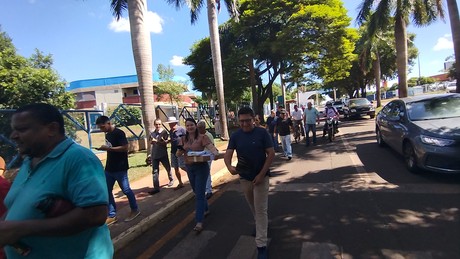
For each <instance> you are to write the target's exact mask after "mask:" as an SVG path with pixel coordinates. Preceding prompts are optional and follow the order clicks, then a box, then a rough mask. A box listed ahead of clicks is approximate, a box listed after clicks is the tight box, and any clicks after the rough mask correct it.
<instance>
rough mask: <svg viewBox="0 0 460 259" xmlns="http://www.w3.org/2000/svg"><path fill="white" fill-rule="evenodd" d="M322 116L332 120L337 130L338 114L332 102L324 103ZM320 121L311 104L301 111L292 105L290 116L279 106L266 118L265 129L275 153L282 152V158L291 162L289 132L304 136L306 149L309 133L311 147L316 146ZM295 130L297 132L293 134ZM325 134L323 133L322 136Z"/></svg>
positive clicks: (318, 113)
mask: <svg viewBox="0 0 460 259" xmlns="http://www.w3.org/2000/svg"><path fill="white" fill-rule="evenodd" d="M323 114H324V116H325V118H331V117H332V118H334V119H335V123H336V124H335V126H336V129H338V123H337V120H338V118H339V113H338V111H337V109H336V108H335V107H334V106H332V102H330V101H328V102H326V106H325V109H324V113H323ZM320 120H321V117H320V112H319V111H318V109H316V108H315V107H313V105H312V103H311V102H308V103H307V107H306V108H305V109H301V108H299V107H298V106H297V105H294V109H293V111H292V112H291V114H290V115H289V113H288V112H287V111H286V110H285V109H284V107H283V106H281V105H280V106H278V110H277V111H275V110H271V111H270V116H269V117H268V118H267V121H266V126H265V127H266V129H267V131H268V133H269V134H270V135H271V137H272V141H273V146H274V148H275V151H279V152H282V153H283V154H282V156H283V157H287V159H288V160H291V159H292V147H291V132H294V133H296V134H301V135H302V136H305V145H306V146H307V147H308V146H309V145H310V132H311V134H312V137H311V142H313V145H316V125H317V124H319V122H320ZM296 130H298V131H299V132H295V131H296ZM325 134H326V133H325V132H324V131H323V136H324V135H325ZM279 140H281V147H282V149H281V150H280V148H279Z"/></svg>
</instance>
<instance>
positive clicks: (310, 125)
mask: <svg viewBox="0 0 460 259" xmlns="http://www.w3.org/2000/svg"><path fill="white" fill-rule="evenodd" d="M303 120H304V121H305V141H306V145H307V147H308V146H309V145H310V137H309V135H310V131H311V132H312V135H313V136H312V140H313V145H316V123H319V112H318V110H317V109H316V108H315V107H313V106H312V104H311V102H308V104H307V108H305V111H304V113H303Z"/></svg>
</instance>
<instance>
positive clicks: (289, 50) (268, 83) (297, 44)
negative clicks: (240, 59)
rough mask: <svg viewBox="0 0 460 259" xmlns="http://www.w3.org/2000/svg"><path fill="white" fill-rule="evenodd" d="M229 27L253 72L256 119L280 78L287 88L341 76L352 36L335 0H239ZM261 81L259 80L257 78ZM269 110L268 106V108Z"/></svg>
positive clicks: (349, 55)
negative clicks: (237, 17)
mask: <svg viewBox="0 0 460 259" xmlns="http://www.w3.org/2000/svg"><path fill="white" fill-rule="evenodd" d="M240 3H241V5H240V12H241V15H240V20H239V22H238V23H232V24H231V26H230V27H231V31H232V34H234V35H235V36H234V38H235V39H236V40H235V49H238V50H239V55H243V56H244V57H245V58H246V59H247V60H248V61H246V62H245V63H246V64H248V69H249V70H250V71H251V72H252V71H253V74H254V79H252V80H250V85H253V84H255V85H256V86H257V90H255V91H253V92H255V93H256V94H257V98H258V101H257V102H254V103H255V104H256V105H258V107H254V108H255V111H256V112H257V113H258V114H259V115H260V113H261V111H262V105H263V103H264V102H265V100H266V99H268V98H269V99H272V97H273V92H272V85H273V83H274V82H275V81H277V80H278V78H279V76H280V75H281V74H282V75H284V77H285V80H284V81H285V82H286V84H287V85H288V86H291V85H300V84H313V83H314V82H315V81H318V80H322V81H325V82H327V81H331V80H334V79H337V78H343V77H345V76H347V73H348V69H349V67H350V66H351V60H352V59H353V57H354V54H353V53H352V51H353V49H354V44H353V42H354V39H355V38H356V36H357V35H356V33H355V32H354V30H353V29H349V28H347V27H348V25H349V24H350V18H349V17H347V16H346V9H345V8H344V7H343V5H342V2H341V1H335V0H329V1H322V2H321V3H316V2H313V1H305V0H304V1H290V0H275V1H272V0H259V1H254V0H245V1H240ZM252 65H254V69H253V70H252V68H251V66H252ZM262 78H263V80H262ZM272 107H273V105H272Z"/></svg>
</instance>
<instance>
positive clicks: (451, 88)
mask: <svg viewBox="0 0 460 259" xmlns="http://www.w3.org/2000/svg"><path fill="white" fill-rule="evenodd" d="M446 92H448V93H456V92H457V82H456V81H453V82H449V83H448V84H447V86H446Z"/></svg>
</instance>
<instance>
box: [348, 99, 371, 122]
mask: <svg viewBox="0 0 460 259" xmlns="http://www.w3.org/2000/svg"><path fill="white" fill-rule="evenodd" d="M343 115H344V116H345V118H348V117H361V116H366V115H368V116H370V117H371V119H373V118H374V117H375V108H374V105H373V104H372V103H371V102H369V100H367V99H366V98H353V99H349V100H348V102H347V103H346V105H345V106H344V107H343Z"/></svg>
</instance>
